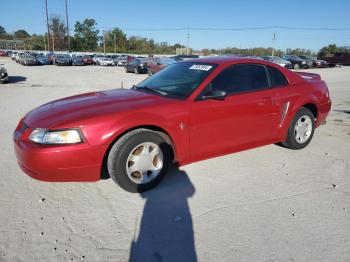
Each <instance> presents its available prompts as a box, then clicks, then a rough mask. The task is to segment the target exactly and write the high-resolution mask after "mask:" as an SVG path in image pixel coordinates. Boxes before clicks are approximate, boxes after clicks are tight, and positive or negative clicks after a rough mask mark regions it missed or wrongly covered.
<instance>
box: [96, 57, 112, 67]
mask: <svg viewBox="0 0 350 262" xmlns="http://www.w3.org/2000/svg"><path fill="white" fill-rule="evenodd" d="M99 63H100V65H101V66H114V62H113V59H112V58H108V57H104V58H102V59H100V61H99Z"/></svg>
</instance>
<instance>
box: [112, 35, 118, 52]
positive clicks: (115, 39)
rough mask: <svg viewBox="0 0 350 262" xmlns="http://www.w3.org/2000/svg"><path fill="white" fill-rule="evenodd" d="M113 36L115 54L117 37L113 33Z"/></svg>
mask: <svg viewBox="0 0 350 262" xmlns="http://www.w3.org/2000/svg"><path fill="white" fill-rule="evenodd" d="M113 35H114V53H115V54H116V53H117V36H116V34H115V32H114V33H113Z"/></svg>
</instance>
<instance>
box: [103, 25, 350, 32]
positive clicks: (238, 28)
mask: <svg viewBox="0 0 350 262" xmlns="http://www.w3.org/2000/svg"><path fill="white" fill-rule="evenodd" d="M97 28H107V27H97ZM121 29H122V30H125V31H249V30H270V29H275V30H276V29H280V30H301V31H350V27H342V28H340V27H339V28H335V27H333V28H332V27H289V26H263V27H236V28H220V27H168V28H165V27H158V28H128V27H121Z"/></svg>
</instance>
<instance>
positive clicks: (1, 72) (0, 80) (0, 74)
mask: <svg viewBox="0 0 350 262" xmlns="http://www.w3.org/2000/svg"><path fill="white" fill-rule="evenodd" d="M8 79H9V76H8V74H7V71H6V69H5V66H4V64H0V84H5V83H7V82H8Z"/></svg>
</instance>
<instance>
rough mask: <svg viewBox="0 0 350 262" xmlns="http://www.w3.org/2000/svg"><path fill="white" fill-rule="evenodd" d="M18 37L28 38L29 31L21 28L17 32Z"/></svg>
mask: <svg viewBox="0 0 350 262" xmlns="http://www.w3.org/2000/svg"><path fill="white" fill-rule="evenodd" d="M15 37H16V38H28V37H30V35H29V34H28V33H27V31H26V30H23V29H20V30H17V31H16V32H15Z"/></svg>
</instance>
